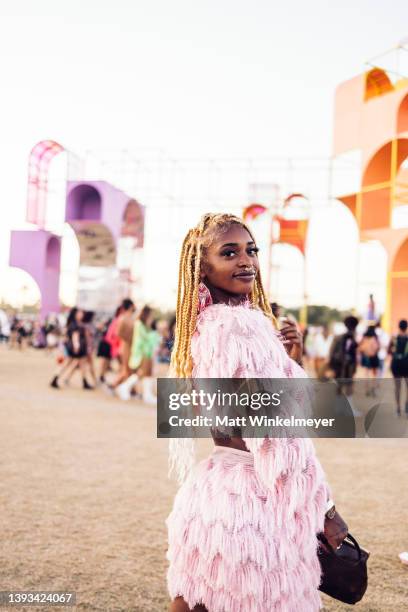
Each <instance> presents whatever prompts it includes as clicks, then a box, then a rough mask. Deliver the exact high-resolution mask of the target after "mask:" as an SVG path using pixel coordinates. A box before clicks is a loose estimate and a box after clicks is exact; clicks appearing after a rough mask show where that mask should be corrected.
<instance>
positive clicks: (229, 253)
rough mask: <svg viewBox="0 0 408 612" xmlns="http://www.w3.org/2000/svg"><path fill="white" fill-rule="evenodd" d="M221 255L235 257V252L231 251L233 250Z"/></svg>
mask: <svg viewBox="0 0 408 612" xmlns="http://www.w3.org/2000/svg"><path fill="white" fill-rule="evenodd" d="M221 255H223V256H226V257H231V255H235V251H231V250H228V251H223V252H222V253H221Z"/></svg>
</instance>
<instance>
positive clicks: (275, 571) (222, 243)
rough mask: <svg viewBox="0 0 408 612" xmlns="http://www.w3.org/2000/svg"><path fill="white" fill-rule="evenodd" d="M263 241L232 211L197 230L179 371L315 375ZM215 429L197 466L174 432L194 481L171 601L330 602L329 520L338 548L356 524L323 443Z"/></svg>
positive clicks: (253, 611) (229, 609)
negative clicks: (333, 483) (279, 297)
mask: <svg viewBox="0 0 408 612" xmlns="http://www.w3.org/2000/svg"><path fill="white" fill-rule="evenodd" d="M257 252H258V249H257V247H256V244H255V241H254V238H253V236H252V234H251V232H250V231H249V229H248V228H247V227H246V226H245V225H244V223H243V222H242V220H241V219H239V218H237V217H234V216H232V215H221V214H218V215H211V214H209V215H205V216H204V217H203V218H202V220H201V222H200V223H199V225H198V226H197V227H195V228H194V229H192V230H190V231H189V232H188V234H187V236H186V238H185V240H184V242H183V247H182V253H181V262H180V277H179V292H178V300H177V312H176V316H177V323H176V338H175V345H174V349H173V353H172V360H171V372H172V375H173V376H175V377H181V378H188V377H195V378H207V377H210V378H242V377H243V378H275V377H279V378H292V377H299V378H304V377H305V376H306V374H305V372H304V370H303V369H302V368H301V367H300V366H299V365H298V363H296V361H295V360H294V359H296V360H297V361H300V359H301V355H302V341H301V335H300V333H299V332H298V330H297V328H296V326H295V325H294V324H293V323H289V324H287V325H285V326H284V327H283V328H282V329H281V330H280V337H283V338H284V342H285V345H284V344H283V343H282V341H281V340H280V339H279V335H278V333H277V331H276V327H275V325H274V319H273V316H272V313H271V309H270V306H269V303H268V301H267V297H266V295H265V292H264V289H263V286H262V281H261V277H260V273H259V264H258V256H257ZM291 357H293V358H294V359H292V358H291ZM213 438H214V443H215V448H214V450H213V452H212V454H211V455H210V457H208V458H207V459H205V460H204V461H203V462H201V463H200V464H199V465H198V466H196V468H193V451H194V449H193V444H192V441H189V440H171V441H170V444H171V446H170V461H171V466H172V468H173V469H174V470H175V471H176V473H177V475H178V477H179V480H180V481H181V482H182V485H181V488H180V489H179V491H178V493H177V495H176V498H175V501H174V507H173V510H172V512H171V514H170V516H169V517H168V519H167V526H168V534H169V547H168V553H167V557H168V560H169V569H168V576H167V577H168V588H169V592H170V596H171V598H172V603H171V607H170V610H171V612H188V611H190V610H194V611H196V612H198V611H200V612H204V611H207V612H266V611H268V612H271V611H272V610H275V611H277V610H279V611H285V612H314V611H316V610H318V609H319V607H320V597H319V594H318V586H319V583H320V565H319V560H318V557H317V538H316V534H317V533H318V532H320V531H323V530H325V534H326V537H327V538H328V539H329V542H330V543H331V544H332V545H334V546H335V547H337V546H339V545H340V544H341V542H342V540H343V539H344V537H345V536H346V533H347V530H346V525H345V524H344V522H343V521H342V520H341V519H340V517H339V515H338V514H337V513H336V512H335V511H334V509H333V503H332V501H331V500H330V499H329V497H330V495H329V489H328V485H327V484H326V480H325V476H324V473H323V470H322V468H321V466H320V463H319V461H318V459H317V458H316V456H315V451H314V447H313V444H312V442H311V441H310V440H309V439H293V438H287V439H286V438H285V439H283V438H276V439H269V438H241V437H240V436H239V435H238V434H237V435H234V436H231V437H230V436H226V435H225V434H223V435H222V437H219V432H218V433H217V432H216V431H213ZM329 509H330V512H331V513H330V514H329V515H328V517H326V518H325V513H326V511H328V510H329ZM329 517H331V518H329Z"/></svg>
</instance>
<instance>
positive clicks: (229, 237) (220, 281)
mask: <svg viewBox="0 0 408 612" xmlns="http://www.w3.org/2000/svg"><path fill="white" fill-rule="evenodd" d="M257 253H258V249H257V247H256V245H255V243H254V242H253V240H252V238H251V236H250V235H249V233H248V231H247V230H246V229H245V228H244V227H242V226H241V225H238V224H234V225H232V226H231V227H230V228H229V229H228V230H227V231H226V232H220V234H219V235H218V236H216V237H215V239H214V240H213V241H212V243H211V245H210V246H209V247H207V249H206V255H205V259H204V262H203V265H202V270H201V273H202V279H203V280H204V281H205V280H206V279H207V280H208V281H209V283H210V284H211V285H213V286H214V287H216V288H217V289H222V290H224V291H227V292H228V293H232V294H235V295H242V294H249V293H251V291H252V289H253V286H254V282H255V277H256V275H257V273H258V271H259V262H258V255H257Z"/></svg>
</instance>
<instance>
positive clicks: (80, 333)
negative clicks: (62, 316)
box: [50, 307, 93, 390]
mask: <svg viewBox="0 0 408 612" xmlns="http://www.w3.org/2000/svg"><path fill="white" fill-rule="evenodd" d="M83 319H84V311H83V310H81V309H80V308H76V307H75V308H72V310H71V311H70V313H69V315H68V319H67V328H66V339H65V343H64V344H65V349H66V353H67V357H68V358H67V359H66V360H65V362H64V363H63V364H62V366H61V368H60V369H59V370H58V372H57V373H56V374H55V376H54V377H53V379H52V381H51V383H50V385H51V387H53V388H54V389H59V388H60V386H59V380H60V378H61V376H62V374H64V373H65V375H66V377H67V379H69V376H70V375H71V374H72V372H73V371H74V370H75V369H76V368H77V367H78V368H79V370H80V371H81V374H82V386H83V388H84V389H86V390H89V389H93V387H92V386H91V385H90V384H89V383H88V381H87V379H86V370H87V367H86V365H87V354H88V348H87V336H86V328H85V325H84V323H83Z"/></svg>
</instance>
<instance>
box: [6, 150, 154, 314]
mask: <svg viewBox="0 0 408 612" xmlns="http://www.w3.org/2000/svg"><path fill="white" fill-rule="evenodd" d="M64 150H65V149H64V147H62V146H61V145H60V144H58V143H56V142H54V141H52V140H45V141H42V142H40V143H38V144H37V145H35V147H34V148H33V149H32V151H31V154H30V159H29V176H28V198H27V214H26V220H27V221H28V222H29V223H32V224H34V225H35V226H36V228H35V229H32V230H31V229H30V230H19V231H13V232H12V233H11V244H10V265H11V266H15V267H18V268H21V269H23V270H25V271H26V272H28V274H30V276H32V278H33V279H34V280H35V281H36V283H37V285H38V287H39V290H40V294H41V316H42V317H45V316H46V315H47V314H48V313H50V312H59V310H60V300H59V295H58V293H59V281H60V262H61V236H59V235H57V234H54V233H52V232H50V231H48V230H47V229H46V212H47V192H48V189H47V186H48V174H49V166H50V162H51V161H52V159H53V158H54V157H55V156H56V155H58V154H59V153H61V152H62V151H64ZM64 220H65V222H67V223H69V225H70V226H71V227H72V228H73V230H74V232H75V234H76V236H77V239H78V243H79V248H80V265H84V266H93V267H103V266H114V265H115V263H116V255H117V246H118V242H119V239H120V238H121V237H132V238H133V246H134V248H140V247H143V236H144V207H142V206H141V205H140V204H139V203H138V202H137V201H136V200H135V199H133V198H130V197H129V196H128V195H127V194H126V193H124V192H123V191H121V190H120V189H117V188H116V187H114V186H113V185H111V184H109V183H107V182H106V181H67V183H66V200H65V215H64Z"/></svg>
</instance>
